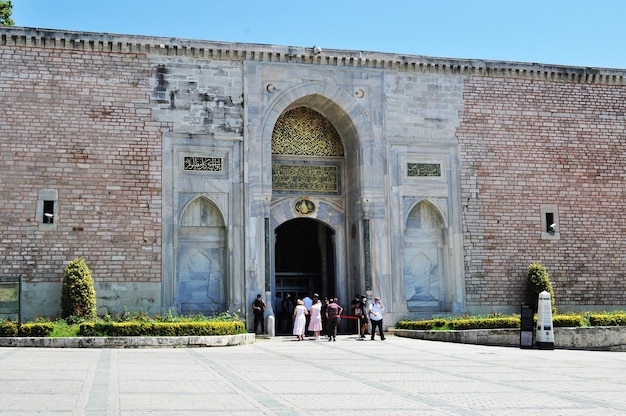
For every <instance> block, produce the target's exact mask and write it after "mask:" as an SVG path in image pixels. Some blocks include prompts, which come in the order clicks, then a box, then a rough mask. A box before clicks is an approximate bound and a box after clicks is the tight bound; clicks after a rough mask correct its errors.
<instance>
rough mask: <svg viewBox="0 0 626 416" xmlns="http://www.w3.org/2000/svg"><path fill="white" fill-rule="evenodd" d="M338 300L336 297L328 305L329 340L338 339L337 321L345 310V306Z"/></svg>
mask: <svg viewBox="0 0 626 416" xmlns="http://www.w3.org/2000/svg"><path fill="white" fill-rule="evenodd" d="M338 300H339V299H337V298H334V299H333V300H332V301H331V302H330V303H329V304H328V306H327V307H326V318H327V319H328V324H327V325H328V341H337V321H338V320H339V319H341V313H342V312H343V308H342V307H341V306H339V304H338V303H337V302H338Z"/></svg>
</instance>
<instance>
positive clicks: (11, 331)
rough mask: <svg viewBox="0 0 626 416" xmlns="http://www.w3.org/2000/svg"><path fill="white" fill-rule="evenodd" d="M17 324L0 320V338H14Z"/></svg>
mask: <svg viewBox="0 0 626 416" xmlns="http://www.w3.org/2000/svg"><path fill="white" fill-rule="evenodd" d="M16 336H17V322H12V321H9V320H0V337H16Z"/></svg>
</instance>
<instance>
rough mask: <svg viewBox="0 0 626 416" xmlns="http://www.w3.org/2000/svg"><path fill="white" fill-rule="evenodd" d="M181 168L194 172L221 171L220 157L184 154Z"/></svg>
mask: <svg viewBox="0 0 626 416" xmlns="http://www.w3.org/2000/svg"><path fill="white" fill-rule="evenodd" d="M183 170H185V171H196V172H221V171H222V158H221V157H202V156H185V157H184V159H183Z"/></svg>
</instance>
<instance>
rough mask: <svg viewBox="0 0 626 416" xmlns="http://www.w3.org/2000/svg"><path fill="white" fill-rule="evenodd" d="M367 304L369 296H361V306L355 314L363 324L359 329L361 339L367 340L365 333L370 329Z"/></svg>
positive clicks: (358, 306) (359, 305)
mask: <svg viewBox="0 0 626 416" xmlns="http://www.w3.org/2000/svg"><path fill="white" fill-rule="evenodd" d="M366 302H367V296H365V295H361V299H360V301H359V304H358V305H357V307H356V309H355V312H354V314H355V315H356V316H357V317H358V318H359V323H360V324H361V326H360V328H359V334H360V337H359V339H361V340H362V339H365V331H367V328H369V325H370V324H369V320H368V319H367V313H366V311H365V306H366Z"/></svg>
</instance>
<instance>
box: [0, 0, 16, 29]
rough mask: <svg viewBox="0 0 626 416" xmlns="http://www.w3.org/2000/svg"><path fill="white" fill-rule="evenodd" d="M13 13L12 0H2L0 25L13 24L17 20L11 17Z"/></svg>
mask: <svg viewBox="0 0 626 416" xmlns="http://www.w3.org/2000/svg"><path fill="white" fill-rule="evenodd" d="M12 13H13V3H11V0H0V26H13V25H14V24H15V22H14V21H13V19H11V14H12Z"/></svg>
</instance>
